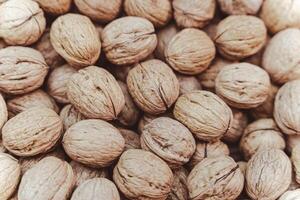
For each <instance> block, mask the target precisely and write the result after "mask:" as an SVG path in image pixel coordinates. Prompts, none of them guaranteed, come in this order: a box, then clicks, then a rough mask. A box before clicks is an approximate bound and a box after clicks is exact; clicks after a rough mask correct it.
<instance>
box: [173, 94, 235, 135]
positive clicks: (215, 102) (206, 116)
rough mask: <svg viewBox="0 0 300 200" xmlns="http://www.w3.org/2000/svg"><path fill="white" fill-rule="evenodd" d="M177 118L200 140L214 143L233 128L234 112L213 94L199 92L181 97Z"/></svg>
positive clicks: (176, 113)
mask: <svg viewBox="0 0 300 200" xmlns="http://www.w3.org/2000/svg"><path fill="white" fill-rule="evenodd" d="M173 114H174V116H175V118H176V119H177V120H178V121H180V122H181V123H183V124H184V125H185V126H186V127H188V128H189V129H190V131H191V132H192V133H193V134H194V135H195V136H196V137H197V138H198V139H201V140H204V141H213V140H217V139H219V138H221V137H222V136H223V135H224V134H225V133H226V132H227V131H228V130H229V129H230V127H231V123H232V117H233V116H232V111H231V109H230V108H229V107H228V106H227V105H226V104H225V102H224V101H223V100H222V99H220V98H219V97H218V96H217V95H215V94H213V93H212V92H209V91H205V90H199V91H194V92H190V93H187V94H184V95H181V96H180V97H179V98H178V100H177V102H176V104H175V107H174V110H173Z"/></svg>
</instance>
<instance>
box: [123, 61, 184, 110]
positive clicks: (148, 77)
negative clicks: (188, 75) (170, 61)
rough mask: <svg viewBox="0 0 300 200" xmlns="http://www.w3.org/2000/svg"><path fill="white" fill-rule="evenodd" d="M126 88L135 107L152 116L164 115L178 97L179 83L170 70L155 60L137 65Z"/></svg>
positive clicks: (131, 72)
mask: <svg viewBox="0 0 300 200" xmlns="http://www.w3.org/2000/svg"><path fill="white" fill-rule="evenodd" d="M127 86H128V90H129V93H130V94H131V96H132V98H133V100H134V102H135V103H136V104H137V106H138V107H139V108H140V109H141V110H143V111H145V112H147V113H149V114H153V115H157V114H161V113H164V112H165V111H166V110H167V109H168V108H170V107H171V106H172V104H173V103H174V102H175V101H176V99H177V97H178V95H179V82H178V80H177V78H176V75H175V74H174V72H173V71H172V70H171V68H170V67H169V66H168V65H167V64H165V63H164V62H162V61H160V60H156V59H151V60H147V61H145V62H141V63H138V64H137V65H135V67H134V68H132V69H131V70H130V72H129V74H128V77H127Z"/></svg>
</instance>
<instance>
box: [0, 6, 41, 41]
mask: <svg viewBox="0 0 300 200" xmlns="http://www.w3.org/2000/svg"><path fill="white" fill-rule="evenodd" d="M45 28H46V19H45V17H44V12H43V10H42V9H41V8H40V7H39V5H38V4H37V3H36V2H34V1H31V0H12V1H6V2H4V3H2V4H1V6H0V36H1V37H2V38H3V39H4V41H5V42H6V43H7V44H10V45H23V46H27V45H31V44H33V43H35V42H36V41H37V40H38V39H39V38H40V37H41V35H42V34H43V32H44V30H45Z"/></svg>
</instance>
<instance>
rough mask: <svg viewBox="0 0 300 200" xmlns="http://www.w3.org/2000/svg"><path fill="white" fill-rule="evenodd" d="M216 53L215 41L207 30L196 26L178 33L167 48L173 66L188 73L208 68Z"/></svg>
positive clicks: (191, 73) (167, 58)
mask: <svg viewBox="0 0 300 200" xmlns="http://www.w3.org/2000/svg"><path fill="white" fill-rule="evenodd" d="M215 54H216V48H215V45H214V43H213V41H212V40H211V39H210V38H209V37H208V35H207V34H206V33H205V32H203V31H201V30H198V29H194V28H187V29H183V30H182V31H180V32H179V33H177V34H176V35H175V36H174V37H172V39H171V41H170V42H169V43H168V46H167V48H166V49H165V57H166V60H167V62H168V63H169V64H170V65H171V67H172V68H173V69H174V70H176V71H178V72H180V73H183V74H188V75H194V74H199V73H201V72H202V71H204V70H205V69H207V68H208V66H209V64H210V63H211V61H212V60H213V59H214V57H215Z"/></svg>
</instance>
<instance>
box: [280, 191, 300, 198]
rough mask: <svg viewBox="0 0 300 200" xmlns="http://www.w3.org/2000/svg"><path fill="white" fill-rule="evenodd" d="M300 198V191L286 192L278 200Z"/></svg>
mask: <svg viewBox="0 0 300 200" xmlns="http://www.w3.org/2000/svg"><path fill="white" fill-rule="evenodd" d="M299 196H300V189H296V190H292V191H286V192H285V193H283V194H282V195H281V196H280V198H279V199H278V200H297V199H298V198H299Z"/></svg>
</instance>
